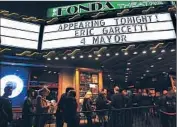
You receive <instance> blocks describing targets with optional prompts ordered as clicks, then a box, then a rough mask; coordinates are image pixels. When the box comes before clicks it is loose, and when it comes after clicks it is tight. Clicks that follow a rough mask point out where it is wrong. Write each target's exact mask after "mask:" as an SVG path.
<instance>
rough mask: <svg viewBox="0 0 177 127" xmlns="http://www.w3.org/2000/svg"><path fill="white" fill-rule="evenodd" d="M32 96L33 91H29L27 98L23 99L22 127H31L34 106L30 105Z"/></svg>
mask: <svg viewBox="0 0 177 127" xmlns="http://www.w3.org/2000/svg"><path fill="white" fill-rule="evenodd" d="M33 95H34V92H33V90H31V89H29V90H28V91H27V97H26V98H25V101H24V104H23V109H22V118H23V126H24V127H32V123H33V116H32V114H33V113H34V106H33V104H32V97H33Z"/></svg>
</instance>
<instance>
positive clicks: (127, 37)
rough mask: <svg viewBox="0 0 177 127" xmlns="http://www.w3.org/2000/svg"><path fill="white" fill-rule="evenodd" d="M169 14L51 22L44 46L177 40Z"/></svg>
mask: <svg viewBox="0 0 177 127" xmlns="http://www.w3.org/2000/svg"><path fill="white" fill-rule="evenodd" d="M175 38H176V35H175V31H174V26H173V23H172V19H171V17H170V14H169V13H162V14H149V15H138V16H127V17H116V18H108V19H99V20H89V21H80V22H71V23H64V24H57V25H48V26H45V28H44V34H43V43H42V49H43V50H44V49H55V48H66V47H67V48H68V47H78V46H89V45H106V44H122V43H133V42H144V41H155V40H168V39H175Z"/></svg>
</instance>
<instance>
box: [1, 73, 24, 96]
mask: <svg viewBox="0 0 177 127" xmlns="http://www.w3.org/2000/svg"><path fill="white" fill-rule="evenodd" d="M0 83H1V95H3V94H4V88H5V87H6V86H7V85H10V86H11V87H12V88H13V91H12V95H11V96H9V98H14V97H16V96H18V95H19V94H20V93H21V92H22V90H23V86H24V84H23V80H22V79H21V78H19V77H18V76H16V75H6V76H4V77H2V78H1V80H0Z"/></svg>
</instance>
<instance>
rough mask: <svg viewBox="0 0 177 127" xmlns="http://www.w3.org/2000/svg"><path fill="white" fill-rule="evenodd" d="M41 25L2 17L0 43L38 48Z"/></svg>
mask: <svg viewBox="0 0 177 127" xmlns="http://www.w3.org/2000/svg"><path fill="white" fill-rule="evenodd" d="M39 32H40V25H36V24H31V23H25V22H20V21H14V20H10V19H6V18H0V45H3V46H10V47H17V48H27V49H38V41H39Z"/></svg>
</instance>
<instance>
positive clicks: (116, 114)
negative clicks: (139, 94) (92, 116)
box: [111, 86, 124, 127]
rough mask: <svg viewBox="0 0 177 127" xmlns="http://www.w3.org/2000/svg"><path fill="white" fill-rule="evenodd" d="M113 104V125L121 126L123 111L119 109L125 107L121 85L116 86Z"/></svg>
mask: <svg viewBox="0 0 177 127" xmlns="http://www.w3.org/2000/svg"><path fill="white" fill-rule="evenodd" d="M111 106H112V109H113V111H112V113H111V115H112V116H111V121H112V124H113V125H112V126H116V127H118V126H121V123H120V122H121V121H120V118H121V112H120V111H119V110H117V109H121V108H123V107H124V104H123V96H122V94H121V93H119V87H117V86H116V87H115V88H114V95H113V96H112V98H111Z"/></svg>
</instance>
